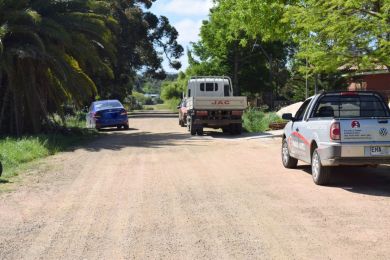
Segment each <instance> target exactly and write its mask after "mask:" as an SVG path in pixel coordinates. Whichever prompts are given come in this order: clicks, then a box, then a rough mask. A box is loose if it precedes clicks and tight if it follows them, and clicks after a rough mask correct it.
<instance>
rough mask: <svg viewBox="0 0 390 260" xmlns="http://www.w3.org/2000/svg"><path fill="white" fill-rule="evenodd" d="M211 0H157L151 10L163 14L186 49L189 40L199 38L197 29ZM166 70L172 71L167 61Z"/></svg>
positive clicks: (193, 40)
mask: <svg viewBox="0 0 390 260" xmlns="http://www.w3.org/2000/svg"><path fill="white" fill-rule="evenodd" d="M211 7H212V0H157V1H156V2H155V3H154V4H153V7H152V8H151V12H152V13H155V14H156V15H159V16H160V15H164V16H166V17H168V18H169V21H170V23H171V24H172V25H173V26H174V27H175V28H176V30H177V31H178V32H179V39H178V41H179V43H180V44H181V45H182V46H183V47H184V49H185V50H187V48H188V46H189V43H190V42H196V41H197V40H198V39H199V30H200V26H201V25H202V21H203V20H205V19H207V16H208V13H209V9H210V8H211ZM181 61H182V64H183V67H182V70H185V69H186V68H187V66H188V61H187V55H186V54H185V55H184V56H183V57H182V59H181ZM164 64H165V65H164V67H165V69H166V71H168V72H173V71H174V70H173V69H172V68H169V66H168V65H167V63H166V62H165V63H164Z"/></svg>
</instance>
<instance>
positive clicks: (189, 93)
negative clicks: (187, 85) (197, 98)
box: [188, 89, 191, 97]
mask: <svg viewBox="0 0 390 260" xmlns="http://www.w3.org/2000/svg"><path fill="white" fill-rule="evenodd" d="M188 97H191V89H189V90H188Z"/></svg>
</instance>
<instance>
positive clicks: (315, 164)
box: [311, 149, 332, 185]
mask: <svg viewBox="0 0 390 260" xmlns="http://www.w3.org/2000/svg"><path fill="white" fill-rule="evenodd" d="M331 170H332V168H331V167H324V166H322V164H321V158H320V155H319V153H318V151H317V149H315V150H314V152H313V156H312V159H311V174H312V177H313V181H314V183H315V184H317V185H327V184H328V183H329V181H330V178H331Z"/></svg>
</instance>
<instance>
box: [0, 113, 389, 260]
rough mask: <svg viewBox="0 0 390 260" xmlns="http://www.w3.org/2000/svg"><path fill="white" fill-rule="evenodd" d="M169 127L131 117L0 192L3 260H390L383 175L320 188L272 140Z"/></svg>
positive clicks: (366, 174)
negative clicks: (289, 164)
mask: <svg viewBox="0 0 390 260" xmlns="http://www.w3.org/2000/svg"><path fill="white" fill-rule="evenodd" d="M177 121H178V120H177V119H176V118H172V117H170V116H169V115H168V116H167V115H163V116H162V115H158V114H156V115H153V114H148V116H147V117H143V116H142V115H137V117H135V118H131V119H130V126H131V129H130V130H129V131H112V132H109V131H108V132H106V133H105V135H104V136H102V137H99V139H97V140H95V141H93V142H92V143H90V144H88V145H86V146H85V147H81V148H78V149H76V150H74V151H72V152H66V153H61V154H58V155H56V156H53V157H50V158H48V159H45V160H43V161H41V162H40V163H39V164H38V165H37V167H36V169H34V170H32V171H31V172H29V173H27V174H25V175H24V180H23V181H22V182H19V183H14V184H12V183H11V184H0V189H3V190H4V189H11V190H12V191H10V192H2V193H0V259H389V255H390V167H382V168H378V169H365V168H352V169H350V168H344V169H339V170H337V173H336V175H337V177H336V178H335V182H334V184H333V185H332V186H330V187H319V186H316V185H314V184H313V182H312V179H311V175H310V171H309V168H308V167H307V166H305V165H301V166H299V168H298V169H296V170H286V169H284V168H283V166H282V164H281V161H280V143H281V140H280V139H279V138H274V139H272V138H266V139H264V138H262V139H257V138H254V136H251V135H246V136H245V135H244V136H243V137H240V138H235V137H230V136H226V135H223V134H222V133H216V132H213V133H210V132H206V136H204V137H190V136H189V134H188V133H187V132H186V129H185V128H181V127H180V126H179V125H178V122H177Z"/></svg>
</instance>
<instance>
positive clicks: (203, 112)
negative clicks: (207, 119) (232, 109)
mask: <svg viewBox="0 0 390 260" xmlns="http://www.w3.org/2000/svg"><path fill="white" fill-rule="evenodd" d="M208 115H209V112H207V111H196V116H208Z"/></svg>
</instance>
